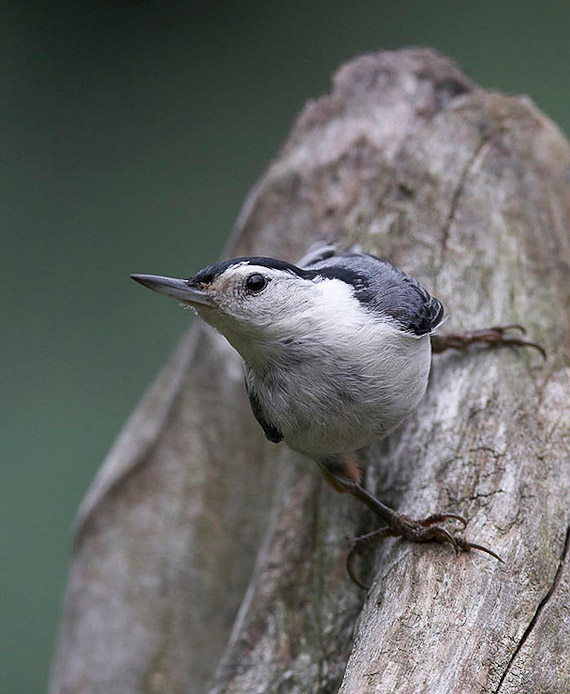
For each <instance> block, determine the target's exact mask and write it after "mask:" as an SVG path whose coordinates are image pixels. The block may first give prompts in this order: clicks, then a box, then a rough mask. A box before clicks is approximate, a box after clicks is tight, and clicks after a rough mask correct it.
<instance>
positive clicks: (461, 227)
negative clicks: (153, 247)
mask: <svg viewBox="0 0 570 694" xmlns="http://www.w3.org/2000/svg"><path fill="white" fill-rule="evenodd" d="M569 228H570V147H569V146H568V143H567V142H566V140H565V139H564V137H563V136H562V134H561V133H560V132H559V131H558V129H557V128H556V127H555V126H554V125H553V124H552V123H551V122H550V121H549V120H548V119H547V118H545V117H544V116H543V115H542V114H540V113H539V112H538V111H537V109H536V108H535V107H534V106H533V105H532V103H530V101H529V100H528V99H526V98H520V97H507V96H503V95H500V94H495V93H491V92H486V91H483V90H481V89H478V88H476V86H475V85H474V84H473V83H472V82H471V81H470V80H469V79H468V78H466V77H465V76H464V75H463V74H462V73H461V72H460V71H459V70H458V69H457V68H456V67H455V66H454V65H453V64H452V63H451V62H450V61H448V60H447V59H445V58H443V57H441V56H439V55H437V54H435V53H434V52H432V51H429V50H425V49H409V50H403V51H394V52H384V53H379V54H376V55H368V56H363V57H361V58H358V59H356V60H355V61H353V62H352V63H349V64H348V65H346V66H344V67H343V68H342V69H341V70H340V71H339V72H338V73H337V75H336V77H335V80H334V86H333V90H332V93H331V94H330V95H328V96H325V97H323V98H321V99H319V100H317V101H315V102H313V103H310V104H308V105H307V107H306V108H305V110H304V112H303V114H302V115H301V116H300V118H299V120H298V122H297V124H296V126H295V127H294V129H293V131H292V133H291V135H290V137H289V139H288V141H287V143H286V145H285V146H284V148H283V150H282V151H281V153H280V155H279V157H278V158H277V159H276V160H275V162H274V163H273V164H272V165H271V167H270V168H269V170H268V172H267V173H266V175H265V176H264V177H263V178H262V180H261V181H260V183H259V184H258V186H257V187H256V189H255V190H254V191H253V192H252V194H251V196H250V198H249V199H248V201H247V202H246V204H245V206H244V210H243V212H242V214H241V215H240V218H239V220H238V223H237V226H236V231H235V234H234V238H233V241H232V244H231V247H230V251H231V253H232V254H244V255H247V254H253V253H256V254H260V253H263V254H268V255H276V256H279V257H284V258H287V259H295V258H296V257H298V256H299V255H300V254H301V253H302V252H303V251H304V250H305V249H306V247H307V246H308V245H309V244H310V243H311V242H312V241H313V240H315V239H316V238H319V237H322V236H323V235H327V236H329V237H331V238H335V239H336V240H337V241H338V242H339V243H340V244H341V245H345V246H348V245H350V244H351V243H353V242H355V241H359V242H360V243H361V244H362V245H363V246H364V248H365V249H366V250H370V251H372V252H375V253H377V254H379V255H382V256H384V257H387V258H389V259H390V260H392V261H393V262H394V263H396V264H397V265H399V266H401V267H403V268H404V269H406V270H408V271H409V272H411V273H412V274H414V275H415V276H417V277H418V279H420V280H421V281H422V282H424V283H425V284H426V286H427V287H428V288H430V289H431V290H432V291H433V293H435V294H436V296H438V297H439V298H440V299H442V300H443V302H444V304H445V305H446V306H447V308H448V309H449V310H450V312H451V319H450V321H449V325H450V327H454V328H460V327H481V326H485V325H491V324H496V323H500V322H505V321H519V322H521V323H524V324H525V325H526V326H527V328H528V329H529V332H530V334H531V335H532V336H533V337H535V338H537V339H538V340H539V341H540V342H542V343H543V344H544V345H545V346H546V347H547V349H548V352H549V359H548V362H547V363H546V364H544V363H543V362H542V361H541V359H540V357H539V356H538V355H537V354H535V353H533V352H530V351H529V352H525V353H522V352H519V353H514V352H512V351H511V350H502V351H500V352H498V351H490V350H485V349H482V350H474V351H473V352H472V353H470V354H469V355H463V354H445V355H442V356H439V357H437V358H436V360H435V363H434V369H433V373H432V378H431V383H430V387H429V390H428V393H427V396H426V398H425V399H424V402H423V403H422V405H421V406H420V408H419V409H418V411H417V412H416V413H415V414H414V415H413V416H412V417H410V418H409V420H408V421H407V422H406V423H405V424H404V425H403V426H402V427H401V428H400V429H399V430H398V431H397V432H395V434H394V435H392V436H391V437H390V438H389V439H388V440H386V441H384V442H381V443H379V444H377V445H375V446H373V447H371V448H370V449H369V450H368V451H367V452H365V453H363V454H362V455H363V461H366V462H367V463H368V464H367V484H368V485H369V487H370V489H372V490H374V491H375V492H376V494H377V495H378V496H379V498H381V499H382V500H384V501H386V502H388V503H391V504H392V505H393V506H395V507H397V508H398V509H400V510H404V511H406V512H408V513H410V514H415V515H418V516H422V515H426V514H427V513H430V512H433V511H436V510H450V511H457V512H461V513H464V514H465V515H466V516H467V517H469V518H470V519H471V521H470V523H469V526H468V528H467V530H466V535H467V537H468V538H470V539H474V540H476V541H479V542H482V543H485V544H487V545H489V546H492V547H493V548H494V549H496V550H497V551H498V552H499V553H500V554H501V556H502V557H503V558H504V559H505V564H504V565H501V564H499V563H498V562H495V561H494V560H492V559H491V558H489V557H488V556H486V555H483V554H477V553H472V554H470V555H462V556H460V557H455V556H453V554H452V553H451V551H450V550H449V548H448V547H436V546H431V545H425V546H424V545H422V546H412V545H410V544H406V543H403V542H401V541H398V540H388V541H385V542H384V544H382V545H379V546H378V548H377V550H376V551H375V552H374V553H373V555H372V557H371V560H370V562H369V566H368V570H369V571H368V573H369V577H370V580H373V586H372V589H371V591H370V593H369V595H368V596H367V597H366V596H365V595H364V594H363V593H362V592H361V591H359V590H358V589H357V588H356V587H355V586H354V585H353V584H351V583H350V582H349V581H348V579H347V578H346V576H345V572H344V558H345V556H346V551H347V548H348V544H349V539H350V538H351V537H352V536H353V534H354V533H356V532H357V531H358V530H362V531H364V530H368V529H372V528H373V527H374V526H375V524H376V520H375V519H374V518H373V517H372V515H371V514H370V513H369V512H368V511H367V510H366V509H360V508H358V507H357V504H356V503H355V501H354V499H350V498H347V497H345V496H338V495H336V494H335V493H334V492H333V491H332V490H330V489H329V488H328V487H326V486H323V484H322V482H321V480H320V479H319V477H318V476H317V474H316V473H315V471H314V470H313V468H314V466H313V465H312V464H311V463H307V461H305V460H303V459H301V458H300V457H299V456H296V455H294V454H293V453H291V452H289V451H288V450H286V449H285V448H284V447H282V446H280V447H275V446H273V445H272V444H269V443H267V442H265V441H264V440H263V436H262V433H261V431H260V430H259V428H258V427H257V425H256V423H255V421H254V419H253V416H252V415H251V414H250V413H249V411H248V408H247V404H246V397H245V392H244V388H243V383H242V374H241V367H240V364H239V360H238V359H237V358H236V356H235V355H234V354H233V353H232V352H231V350H230V349H229V348H228V347H227V346H226V345H225V343H224V342H223V340H221V338H218V337H217V336H215V335H214V334H213V333H212V332H211V331H210V330H208V329H206V328H204V327H203V326H201V325H195V326H194V327H193V328H192V331H191V335H190V337H188V338H187V340H185V342H184V343H183V344H182V345H181V347H180V348H179V349H178V351H177V353H176V355H175V356H174V357H173V359H172V360H171V362H170V363H169V365H168V366H167V367H166V369H165V371H164V373H163V374H162V375H161V377H160V379H159V381H158V382H157V384H155V386H154V387H153V389H152V390H151V392H150V393H149V395H148V396H147V398H146V399H145V401H144V402H143V404H142V405H141V407H140V408H139V410H138V411H137V413H136V414H135V415H134V417H133V418H132V420H131V422H130V423H129V424H128V425H127V427H126V429H125V432H124V433H123V434H122V436H121V438H120V440H119V442H118V443H117V445H116V447H115V449H114V450H113V451H112V452H111V454H110V455H109V458H108V459H107V461H106V463H105V465H104V467H103V468H102V471H101V473H100V475H99V478H98V480H97V481H96V483H95V485H94V488H93V491H92V492H91V493H90V495H89V496H88V499H87V500H86V503H85V505H84V509H83V513H82V522H81V527H80V531H79V536H78V539H77V542H76V547H75V552H74V557H73V562H72V568H71V575H70V583H69V588H68V593H67V597H66V606H65V613H64V620H63V625H62V632H61V640H60V646H59V651H58V656H57V660H56V665H55V670H54V679H53V683H52V692H54V693H55V692H57V693H58V694H60V693H63V692H65V693H67V692H77V691H81V692H84V693H85V694H90V693H91V692H101V691H104V692H106V693H113V692H121V694H130V693H133V694H134V692H141V691H144V692H176V693H178V692H185V693H188V692H191V693H193V692H204V691H205V690H206V682H207V680H208V679H209V678H210V677H211V675H212V673H213V672H214V669H216V664H218V665H217V669H216V673H215V676H214V680H213V683H212V685H211V692H212V694H213V693H216V694H221V693H222V692H234V693H236V694H238V693H239V694H241V693H243V694H246V693H247V694H250V693H251V692H287V693H288V694H289V693H294V692H299V693H301V692H303V693H306V692H313V691H314V692H333V691H337V690H338V689H339V687H340V692H342V693H343V694H348V693H350V694H354V693H360V692H363V693H368V692H379V693H380V692H390V693H393V692H398V693H405V692H414V693H415V692H418V691H421V692H427V693H429V694H432V693H434V694H435V693H439V692H442V693H443V692H445V693H447V692H455V691H461V692H500V693H501V694H507V693H509V692H513V694H514V692H519V691H525V692H531V693H537V694H538V692H550V691H552V692H554V691H556V692H558V691H566V690H568V689H570V633H569V626H568V624H569V619H568V604H570V603H569V598H570V580H569V571H570V569H569V567H568V563H569V559H568V551H567V550H568V532H567V529H568V527H569V525H570V504H569V503H568V501H569V496H568V492H569V491H570V469H569V468H570V415H569V409H570V233H569V232H568V229H569ZM258 547H261V548H260V549H259V552H257V548H258ZM256 554H257V561H256V564H255V568H254V572H253V577H252V578H251V582H250V584H249V588H248V590H247V592H245V588H246V585H247V581H248V578H249V576H250V572H251V570H252V567H253V565H254V561H255V555H256ZM372 564H373V566H372ZM362 571H363V575H366V565H365V564H363V566H362ZM244 594H245V597H243V596H244ZM242 597H243V601H242ZM364 598H366V600H365V602H364V606H363V607H362V601H363V600H364ZM240 602H241V609H240V611H239V614H238V616H237V619H236V621H235V624H234V627H233V631H232V634H231V638H230V640H229V643H228V645H227V646H226V647H225V651H224V645H225V643H226V641H227V639H228V635H229V632H230V627H231V623H232V621H233V620H234V617H235V615H236V611H237V609H238V606H239V604H240ZM222 653H223V656H222ZM220 657H221V660H220Z"/></svg>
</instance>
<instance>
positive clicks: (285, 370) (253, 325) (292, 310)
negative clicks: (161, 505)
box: [132, 245, 544, 585]
mask: <svg viewBox="0 0 570 694" xmlns="http://www.w3.org/2000/svg"><path fill="white" fill-rule="evenodd" d="M132 278H133V279H134V280H136V281H137V282H140V283H141V284H143V285H145V286H146V287H149V288H150V289H153V290H155V291H157V292H159V293H161V294H165V295H166V296H170V297H173V298H175V299H178V300H179V301H181V302H182V303H184V304H188V305H190V306H191V307H192V308H194V309H195V311H196V312H197V313H198V315H199V316H200V317H201V318H202V319H203V320H205V321H206V323H209V324H210V325H211V326H213V327H214V328H215V329H216V330H218V331H219V332H220V333H221V334H222V335H223V336H224V337H225V338H226V339H227V340H228V341H229V343H230V344H231V345H232V346H233V347H234V348H235V349H236V350H237V352H239V354H240V355H241V357H242V359H243V361H244V364H245V382H246V387H247V393H248V396H249V401H250V403H251V408H252V410H253V414H254V415H255V417H256V419H257V421H258V422H259V424H260V425H261V427H262V429H263V431H264V432H265V435H266V437H267V438H268V439H269V440H270V441H273V442H274V443H278V442H280V441H284V442H285V443H286V444H287V445H288V446H289V447H290V448H292V449H293V450H295V451H298V452H299V453H302V454H304V455H306V456H308V457H309V458H312V459H313V460H315V461H316V462H317V464H318V465H319V467H320V469H321V471H322V472H323V474H324V476H325V478H326V479H327V480H328V481H329V482H330V483H332V485H333V486H334V487H335V488H336V489H338V490H339V491H345V492H349V493H350V494H353V495H354V496H355V497H357V498H358V499H359V500H360V501H361V502H363V503H364V504H366V505H367V506H368V507H369V508H371V509H372V510H373V511H374V512H375V513H377V514H378V515H379V516H380V517H381V518H382V519H383V520H384V521H385V522H386V523H387V524H388V525H387V526H386V527H385V528H381V529H380V530H378V531H375V532H373V533H370V534H369V535H367V536H363V537H362V538H357V540H356V541H355V544H354V547H353V550H352V552H351V554H350V555H349V562H348V564H347V565H348V569H349V573H350V575H351V577H352V578H353V580H354V581H355V582H356V583H358V584H359V585H362V584H361V583H360V581H359V580H358V578H357V577H356V576H355V575H354V571H353V569H352V561H351V560H352V558H353V557H354V555H355V553H362V552H363V551H364V549H365V548H366V547H367V546H368V545H369V544H370V543H371V541H373V540H376V539H378V538H379V537H385V536H387V535H394V536H396V535H399V536H402V537H404V538H406V539H408V540H412V541H416V542H429V541H433V542H440V543H449V544H451V545H452V546H453V548H454V549H455V550H456V552H459V551H460V550H463V551H469V550H471V549H479V550H482V551H485V552H487V553H489V554H491V555H493V556H494V557H496V558H498V559H499V557H498V555H496V554H495V553H494V552H493V551H491V550H490V549H488V548H486V547H483V546H481V545H477V544H474V543H471V542H468V541H467V540H465V539H464V538H463V537H461V536H457V535H456V536H453V535H451V533H449V532H448V531H447V530H446V529H445V528H444V527H442V525H440V523H441V522H442V521H445V520H449V519H452V520H457V521H459V522H461V523H463V524H464V525H466V521H465V519H464V518H463V517H462V516H459V515H457V514H454V513H443V514H437V515H433V516H430V517H428V518H426V519H423V520H414V519H412V518H410V517H408V516H406V515H404V514H401V513H397V512H396V511H393V510H392V509H391V508H389V507H388V506H385V505H384V504H383V503H381V502H380V501H379V500H378V499H376V498H375V497H374V496H372V495H371V494H370V493H369V492H368V491H366V489H365V488H364V487H363V486H362V484H361V473H360V470H359V467H358V465H357V464H356V463H355V462H354V458H353V457H351V455H350V454H351V453H354V451H356V450H358V449H359V448H362V447H363V446H366V445H367V444H369V443H371V442H372V441H373V440H376V439H381V438H383V437H385V436H387V435H388V434H389V433H390V432H391V431H393V429H395V428H396V427H397V426H398V425H399V424H400V423H401V422H402V420H404V419H405V418H406V417H407V416H408V415H409V414H410V413H411V412H412V411H413V410H414V409H415V408H416V407H417V406H418V404H419V402H420V400H421V399H422V397H423V395H424V393H425V390H426V387H427V383H428V377H429V373H430V364H431V353H432V343H433V351H438V352H440V351H443V350H445V349H448V348H456V349H461V348H463V347H465V346H467V345H468V344H470V343H473V342H486V343H490V344H494V345H514V346H523V345H527V346H531V347H535V348H536V349H538V350H540V351H541V353H544V351H543V350H542V348H541V347H540V345H538V344H536V343H535V342H532V341H530V340H526V339H525V338H524V337H523V336H522V335H520V334H513V333H512V329H517V328H519V329H520V326H517V325H508V326H499V327H496V328H491V329H489V330H478V331H473V332H470V333H454V334H448V335H439V336H435V335H432V333H433V332H434V331H435V330H436V329H437V328H438V326H440V325H441V323H442V320H443V318H444V309H443V306H442V304H441V303H440V301H438V299H435V298H433V297H432V296H430V295H429V294H428V292H427V291H426V290H425V289H424V288H423V287H422V285H421V284H420V283H419V282H417V281H416V280H415V279H413V278H412V277H410V276H409V275H407V274H406V273H405V272H402V271H401V270H399V269H397V268H396V267H394V266H393V265H391V264H390V263H388V262H387V261H385V260H381V259H380V258H376V257H374V256H372V255H368V254H365V253H360V252H347V253H337V252H336V250H335V248H334V247H332V246H327V245H320V246H318V247H317V248H316V249H314V250H312V251H310V252H309V254H308V255H307V256H305V258H303V259H302V260H301V261H300V262H299V264H298V265H293V264H291V263H288V262H284V261H282V260H275V259H274V258H265V257H253V258H234V259H232V260H227V261H224V262H219V263H214V264H213V265H209V266H208V267H206V268H204V269H203V270H200V272H198V273H197V274H196V275H194V276H193V277H190V278H189V279H172V278H169V277H160V276H155V275H132Z"/></svg>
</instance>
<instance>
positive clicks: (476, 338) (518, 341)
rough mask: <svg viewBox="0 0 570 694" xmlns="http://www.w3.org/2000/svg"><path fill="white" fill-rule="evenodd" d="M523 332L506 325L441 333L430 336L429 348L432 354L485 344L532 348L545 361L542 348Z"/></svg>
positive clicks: (515, 325)
mask: <svg viewBox="0 0 570 694" xmlns="http://www.w3.org/2000/svg"><path fill="white" fill-rule="evenodd" d="M525 332H526V331H525V329H524V327H523V326H522V325H519V324H518V323H508V324H507V325H495V326H493V327H492V328H483V329H482V330H466V331H464V332H452V333H443V334H441V335H432V336H431V348H432V352H433V353H434V354H439V353H440V352H445V350H446V349H466V348H467V347H468V346H469V345H473V344H487V345H489V346H490V347H533V348H534V349H536V350H538V351H539V352H540V353H541V354H542V356H543V357H544V359H546V351H545V349H544V347H542V345H539V344H538V342H534V340H528V339H527V338H526V337H524V335H525Z"/></svg>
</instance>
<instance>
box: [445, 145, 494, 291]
mask: <svg viewBox="0 0 570 694" xmlns="http://www.w3.org/2000/svg"><path fill="white" fill-rule="evenodd" d="M488 141H489V140H488V138H487V137H482V138H481V139H480V140H479V143H478V144H477V146H476V147H475V149H474V150H473V152H472V154H471V156H470V157H469V160H468V162H467V164H465V167H464V169H463V171H462V172H461V175H460V176H459V181H458V182H457V185H456V187H455V190H454V191H453V195H452V197H451V204H450V205H449V212H448V214H447V217H446V220H445V224H444V225H443V229H442V237H441V254H440V260H439V263H438V268H437V272H436V278H437V276H438V275H439V273H440V271H441V269H442V268H443V266H444V265H445V261H446V255H447V242H448V240H449V232H450V230H451V225H452V224H453V220H454V218H455V213H456V212H457V208H458V207H459V200H460V198H461V195H462V194H463V190H464V189H465V183H466V182H467V176H469V173H470V171H471V169H472V168H473V165H474V164H475V161H476V160H477V157H478V156H479V154H480V153H481V150H482V149H483V147H484V146H485V145H486V144H487V142H488Z"/></svg>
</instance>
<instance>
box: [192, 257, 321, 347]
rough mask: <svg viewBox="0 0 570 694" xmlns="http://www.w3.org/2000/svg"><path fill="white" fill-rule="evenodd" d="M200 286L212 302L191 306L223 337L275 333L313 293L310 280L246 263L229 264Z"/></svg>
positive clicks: (301, 308)
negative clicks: (206, 304)
mask: <svg viewBox="0 0 570 694" xmlns="http://www.w3.org/2000/svg"><path fill="white" fill-rule="evenodd" d="M201 289H202V291H204V292H205V294H207V295H208V296H209V297H210V298H211V299H212V302H213V304H214V306H213V307H212V308H210V307H209V306H199V305H196V306H195V307H194V308H195V309H196V311H197V312H198V314H199V315H200V316H201V317H202V318H203V319H204V320H205V321H206V322H207V323H209V324H210V325H212V326H214V327H215V328H216V329H217V330H219V331H220V332H221V333H222V334H223V335H226V337H230V336H234V335H235V334H236V333H237V334H242V335H243V336H244V337H246V336H247V337H248V338H255V337H257V338H259V339H264V338H265V337H267V338H270V337H271V336H274V335H276V334H278V333H279V332H280V329H279V324H280V323H281V322H282V321H283V320H286V319H287V318H289V317H291V316H294V315H296V314H298V313H299V312H303V310H304V309H306V308H308V306H309V305H310V304H312V303H313V301H314V292H315V286H314V282H313V281H312V280H309V279H303V278H302V277H299V276H298V275H295V274H293V273H290V272H286V271H283V270H279V269H275V268H271V267H265V266H263V265H250V264H248V263H246V262H244V263H238V264H235V265H230V266H229V267H228V268H227V269H226V270H225V271H224V272H223V273H222V274H221V275H218V276H217V277H215V278H214V280H213V281H212V282H210V283H209V284H207V285H202V286H201Z"/></svg>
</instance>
